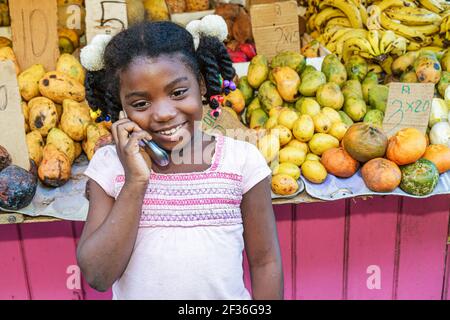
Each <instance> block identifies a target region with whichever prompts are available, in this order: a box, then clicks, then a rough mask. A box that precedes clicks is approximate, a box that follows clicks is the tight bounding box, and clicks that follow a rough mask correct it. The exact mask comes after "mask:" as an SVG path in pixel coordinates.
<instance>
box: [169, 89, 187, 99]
mask: <svg viewBox="0 0 450 320" xmlns="http://www.w3.org/2000/svg"><path fill="white" fill-rule="evenodd" d="M187 91H188V89H177V90H175V91H173V92H172V97H173V98H180V97H182V96H183V95H184V94H185V93H186V92H187Z"/></svg>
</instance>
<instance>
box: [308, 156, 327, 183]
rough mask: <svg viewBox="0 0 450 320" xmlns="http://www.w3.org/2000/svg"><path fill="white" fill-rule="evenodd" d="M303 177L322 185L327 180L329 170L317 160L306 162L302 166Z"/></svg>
mask: <svg viewBox="0 0 450 320" xmlns="http://www.w3.org/2000/svg"><path fill="white" fill-rule="evenodd" d="M302 175H303V176H304V177H305V178H306V179H307V180H308V181H310V182H312V183H322V182H324V181H325V179H326V178H327V175H328V173H327V170H326V169H325V167H324V166H323V164H321V163H320V161H317V160H306V161H305V162H304V163H303V164H302Z"/></svg>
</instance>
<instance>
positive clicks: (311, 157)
mask: <svg viewBox="0 0 450 320" xmlns="http://www.w3.org/2000/svg"><path fill="white" fill-rule="evenodd" d="M308 160H311V161H320V157H319V156H318V155H317V154H314V153H308V154H307V155H306V158H305V161H308Z"/></svg>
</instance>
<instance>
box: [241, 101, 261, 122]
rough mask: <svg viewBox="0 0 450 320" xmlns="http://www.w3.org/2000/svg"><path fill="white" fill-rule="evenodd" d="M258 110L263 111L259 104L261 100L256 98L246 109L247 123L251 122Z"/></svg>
mask: <svg viewBox="0 0 450 320" xmlns="http://www.w3.org/2000/svg"><path fill="white" fill-rule="evenodd" d="M256 109H261V103H260V102H259V98H258V97H256V98H254V99H253V100H252V102H250V104H249V105H248V107H247V108H246V109H245V110H246V112H245V120H247V123H249V122H250V116H251V115H252V112H253V111H254V110H256Z"/></svg>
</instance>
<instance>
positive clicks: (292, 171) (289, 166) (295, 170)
mask: <svg viewBox="0 0 450 320" xmlns="http://www.w3.org/2000/svg"><path fill="white" fill-rule="evenodd" d="M272 174H273V175H277V174H287V175H288V176H291V177H292V178H294V179H295V180H298V178H300V168H299V166H297V165H296V164H295V163H290V162H283V163H280V164H278V165H277V166H276V167H275V169H274V170H273V172H272Z"/></svg>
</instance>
